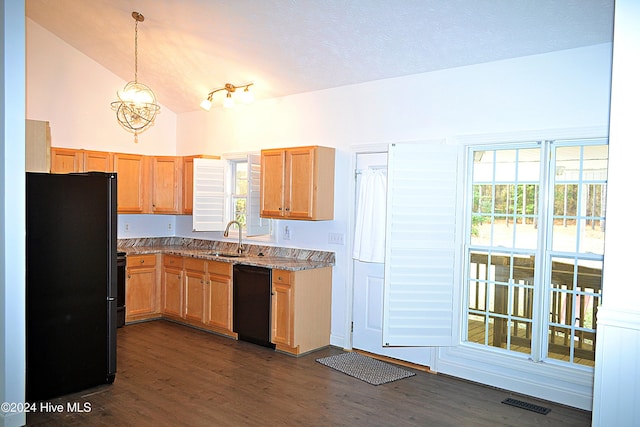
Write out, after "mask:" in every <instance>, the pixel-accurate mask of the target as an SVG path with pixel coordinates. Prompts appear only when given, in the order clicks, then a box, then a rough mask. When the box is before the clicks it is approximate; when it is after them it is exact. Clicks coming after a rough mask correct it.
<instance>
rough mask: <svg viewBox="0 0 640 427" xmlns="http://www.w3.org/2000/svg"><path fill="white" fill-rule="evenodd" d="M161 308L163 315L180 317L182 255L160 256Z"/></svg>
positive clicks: (182, 272) (182, 274)
mask: <svg viewBox="0 0 640 427" xmlns="http://www.w3.org/2000/svg"><path fill="white" fill-rule="evenodd" d="M162 258H163V259H162V308H161V312H162V315H163V316H167V317H172V318H176V319H180V318H182V313H183V312H182V306H183V286H182V280H183V277H184V271H183V266H182V257H181V256H177V255H163V257H162Z"/></svg>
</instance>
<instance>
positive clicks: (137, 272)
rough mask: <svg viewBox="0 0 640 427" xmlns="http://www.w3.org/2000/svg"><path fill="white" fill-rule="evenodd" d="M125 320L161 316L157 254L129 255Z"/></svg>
mask: <svg viewBox="0 0 640 427" xmlns="http://www.w3.org/2000/svg"><path fill="white" fill-rule="evenodd" d="M125 300H126V301H125V303H126V313H125V321H126V322H131V321H136V320H146V319H152V318H156V317H159V310H158V280H157V274H156V255H154V254H147V255H129V256H128V257H127V278H126V282H125Z"/></svg>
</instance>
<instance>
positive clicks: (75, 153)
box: [51, 147, 84, 173]
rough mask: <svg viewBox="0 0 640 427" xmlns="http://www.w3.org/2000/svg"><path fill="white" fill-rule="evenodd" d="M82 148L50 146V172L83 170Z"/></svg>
mask: <svg viewBox="0 0 640 427" xmlns="http://www.w3.org/2000/svg"><path fill="white" fill-rule="evenodd" d="M83 159H84V157H83V155H82V150H76V149H74V148H59V147H51V173H74V172H84V164H83Z"/></svg>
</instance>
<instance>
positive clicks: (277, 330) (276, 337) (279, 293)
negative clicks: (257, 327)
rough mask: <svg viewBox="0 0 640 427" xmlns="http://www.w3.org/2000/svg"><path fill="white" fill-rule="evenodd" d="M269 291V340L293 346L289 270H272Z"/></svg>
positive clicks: (291, 292)
mask: <svg viewBox="0 0 640 427" xmlns="http://www.w3.org/2000/svg"><path fill="white" fill-rule="evenodd" d="M271 292H272V295H271V341H272V342H273V343H274V344H284V345H286V346H289V347H293V345H294V342H293V290H292V288H291V284H290V273H289V272H286V271H282V270H273V272H272V284H271Z"/></svg>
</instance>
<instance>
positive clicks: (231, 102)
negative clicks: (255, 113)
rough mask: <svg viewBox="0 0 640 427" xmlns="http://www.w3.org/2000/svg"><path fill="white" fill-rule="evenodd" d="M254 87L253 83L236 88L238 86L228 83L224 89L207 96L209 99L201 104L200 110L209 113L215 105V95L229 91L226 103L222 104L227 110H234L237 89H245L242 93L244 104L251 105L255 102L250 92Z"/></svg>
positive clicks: (225, 99) (213, 91) (216, 90)
mask: <svg viewBox="0 0 640 427" xmlns="http://www.w3.org/2000/svg"><path fill="white" fill-rule="evenodd" d="M252 85H253V83H247V84H246V85H238V86H236V85H232V84H231V83H227V84H225V85H224V87H221V88H220V89H215V90H212V91H211V92H209V94H208V95H207V98H206V99H205V100H204V101H202V102H201V103H200V108H202V109H203V110H206V111H209V110H210V109H211V106H212V105H213V94H214V93H216V92H221V91H223V90H226V91H227V93H226V96H225V98H224V101H223V102H222V105H223V106H224V107H225V108H233V106H234V105H235V102H234V100H233V94H234V93H235V91H236V90H237V89H244V90H243V91H242V102H244V103H245V104H251V103H252V102H253V92H251V91H250V90H249V86H252Z"/></svg>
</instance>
